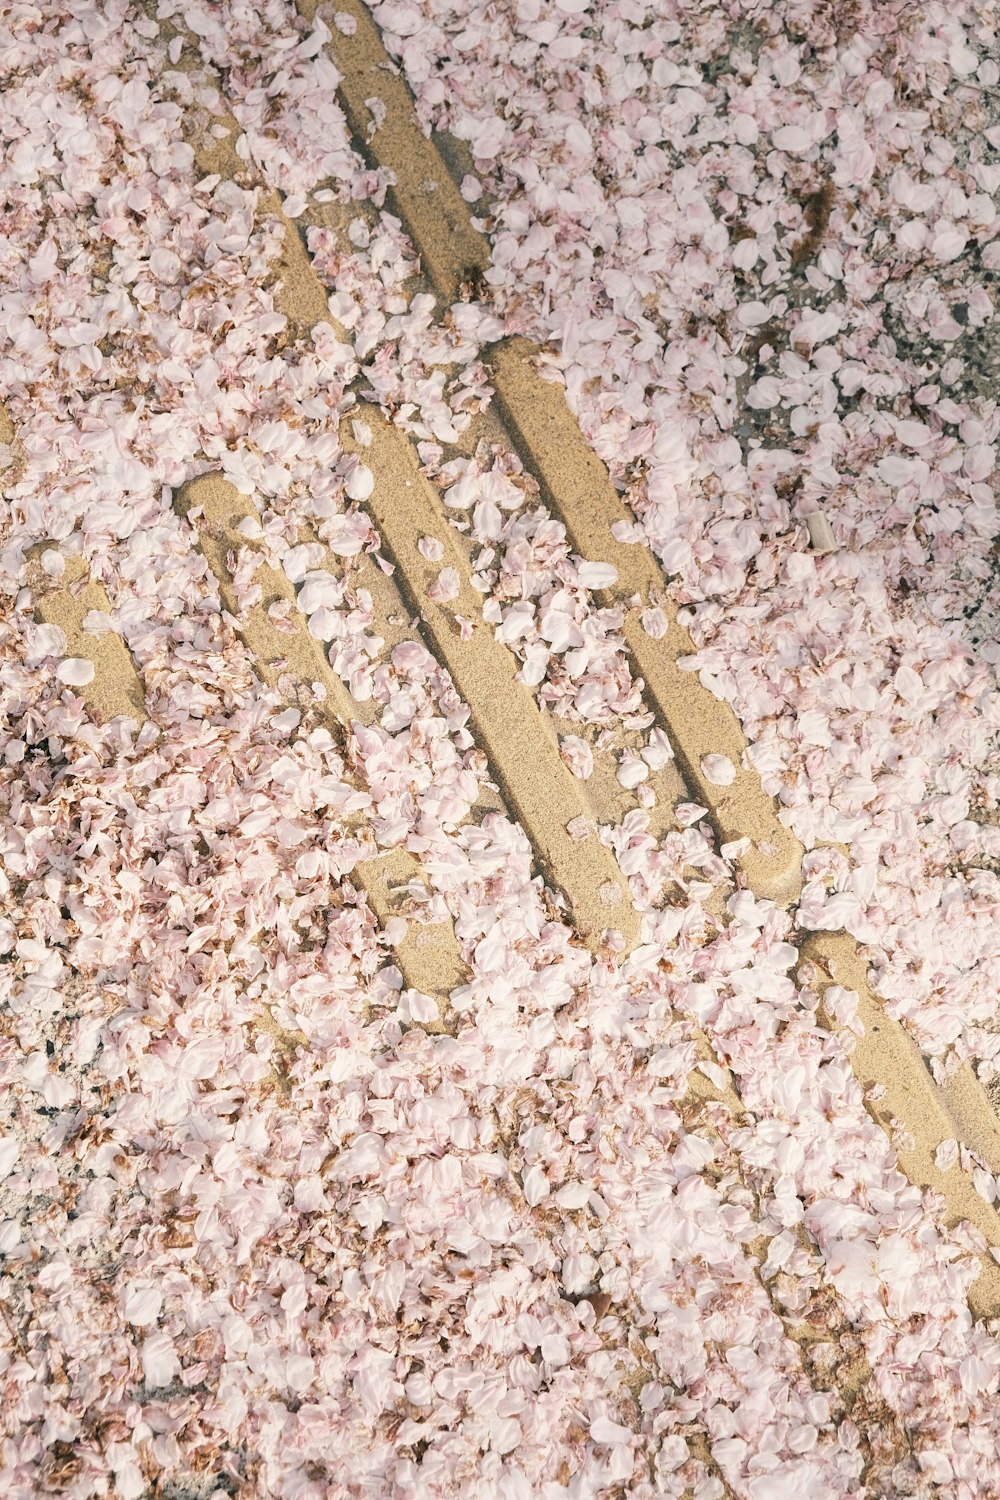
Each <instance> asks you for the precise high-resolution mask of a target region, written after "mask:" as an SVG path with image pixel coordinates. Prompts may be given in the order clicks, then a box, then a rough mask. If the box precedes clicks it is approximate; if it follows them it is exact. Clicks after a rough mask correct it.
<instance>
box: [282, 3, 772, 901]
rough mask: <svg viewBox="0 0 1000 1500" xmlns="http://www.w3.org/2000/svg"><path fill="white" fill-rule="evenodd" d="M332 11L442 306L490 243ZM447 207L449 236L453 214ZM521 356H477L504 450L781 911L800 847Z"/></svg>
mask: <svg viewBox="0 0 1000 1500" xmlns="http://www.w3.org/2000/svg"><path fill="white" fill-rule="evenodd" d="M298 9H299V12H300V14H301V15H303V16H304V17H305V18H306V19H308V20H310V21H311V20H313V18H314V17H315V15H316V12H317V10H318V9H319V3H318V0H298ZM339 9H340V10H341V11H343V12H346V13H347V14H348V15H349V16H350V17H351V18H352V20H353V21H354V23H355V30H354V31H353V33H352V34H351V35H349V36H348V35H345V34H344V33H343V32H341V31H340V30H339V29H337V28H336V27H335V28H334V29H333V32H332V35H331V38H330V40H329V41H328V42H327V44H326V49H327V52H328V53H329V54H330V55H332V58H333V61H334V63H335V65H336V67H337V70H338V72H339V73H340V74H341V75H342V82H341V85H340V88H339V90H338V94H339V97H340V100H341V104H342V106H343V109H344V112H345V115H346V116H347V121H348V124H349V126H350V127H351V130H352V131H353V133H354V135H355V137H356V139H357V141H358V142H359V144H360V146H361V148H362V150H363V151H364V152H365V153H366V154H367V156H368V158H369V160H371V162H372V163H373V164H374V165H375V166H382V167H386V168H388V169H389V170H390V171H391V172H392V173H393V174H394V176H395V178H396V184H397V186H396V194H397V197H396V200H395V206H396V207H397V208H398V210H399V213H400V217H401V218H402V219H403V222H404V224H405V226H406V228H407V230H408V231H409V233H410V235H411V237H412V239H413V241H414V243H415V245H416V246H417V249H418V251H419V253H420V258H421V264H422V267H423V269H424V272H425V274H426V276H427V279H428V280H429V282H430V283H431V285H432V287H433V288H434V290H435V291H436V292H437V293H438V295H439V296H440V297H441V299H442V300H443V302H444V304H445V306H446V307H447V306H448V305H450V303H452V302H453V301H455V299H456V297H457V296H458V294H459V292H460V291H461V288H462V286H463V283H464V282H465V281H466V280H467V279H468V268H469V266H470V264H474V265H476V266H478V267H480V268H485V267H486V266H488V265H489V260H490V250H489V245H488V243H487V241H486V239H485V237H484V236H483V235H481V234H480V233H479V231H478V230H476V229H475V228H474V227H473V225H472V222H471V219H470V216H469V211H468V207H467V206H466V204H465V203H464V201H463V199H462V197H461V194H460V193H459V192H458V189H457V188H456V187H455V185H454V183H453V182H452V181H451V178H450V175H449V172H448V168H447V166H446V164H445V162H444V161H443V160H442V158H441V156H440V154H439V153H438V151H437V149H436V148H435V146H434V145H433V143H432V142H431V141H429V140H428V139H427V137H426V136H425V135H424V133H423V131H422V129H421V127H420V124H419V122H418V120H417V117H416V112H415V109H414V106H413V100H412V98H411V96H410V93H409V90H408V89H407V87H406V84H405V83H404V81H403V80H402V78H401V77H400V76H399V70H398V68H397V65H396V64H395V63H394V62H393V61H392V60H391V59H390V58H389V56H388V54H387V53H386V51H385V49H384V47H383V46H382V41H381V37H380V35H379V32H378V28H377V27H376V26H375V25H374V23H373V21H372V19H371V17H370V16H369V14H368V12H367V11H366V10H365V8H364V6H362V5H361V4H360V3H359V0H344V5H343V6H340V7H339ZM372 99H380V100H381V101H382V104H383V105H384V106H385V108H384V110H379V111H378V112H377V116H376V115H375V114H373V113H372V110H371V109H370V107H369V101H370V100H372ZM429 181H433V182H434V183H435V184H436V187H435V190H434V191H433V192H429V191H423V189H422V184H424V183H426V182H429ZM408 184H409V185H408ZM414 184H416V186H414ZM459 210H460V211H461V228H460V230H457V229H456V228H455V227H454V219H455V216H456V214H458V213H459ZM473 245H475V246H476V247H477V248H476V250H475V256H474V255H473V251H472V249H471V247H472V246H473ZM530 352H531V347H530V345H528V343H527V341H526V340H523V339H519V340H512V341H509V342H507V343H505V344H501V345H499V346H495V347H494V348H493V349H492V350H491V351H490V352H489V353H488V355H487V363H488V364H489V366H490V367H491V369H492V371H493V375H494V384H495V388H496V392H497V396H498V397H499V399H500V402H501V404H502V406H503V408H504V414H505V416H506V417H507V425H508V427H509V436H510V437H511V439H512V445H513V446H514V447H515V448H516V449H519V450H520V452H521V453H522V454H523V455H524V456H525V457H526V458H527V459H528V461H529V463H530V465H531V467H532V469H533V471H534V472H535V473H536V475H537V476H538V477H539V479H540V480H541V481H542V484H543V487H544V497H545V499H546V500H547V501H548V502H549V504H550V505H551V507H552V509H553V511H554V512H555V514H556V515H557V516H558V518H559V519H560V520H561V521H562V522H563V524H564V525H565V527H566V530H567V533H568V535H569V536H570V538H571V540H572V542H573V546H574V547H575V548H576V550H577V551H578V552H579V553H580V554H581V555H582V556H583V557H585V558H587V559H588V560H590V561H601V562H611V563H613V564H614V565H615V566H616V567H617V568H618V572H619V580H620V582H619V584H618V585H617V586H616V587H615V588H614V589H613V590H610V591H608V592H607V594H606V595H605V601H606V602H618V603H621V602H623V601H624V600H626V599H628V598H630V597H632V596H633V595H638V597H639V606H638V607H637V608H636V609H633V610H629V611H628V614H627V617H626V622H625V638H626V641H627V643H628V646H629V648H630V651H631V653H632V657H633V660H634V661H635V662H636V665H637V666H638V668H639V671H640V673H641V675H642V676H643V677H644V678H645V680H646V685H647V688H648V690H649V693H650V695H651V697H652V698H653V699H654V700H655V703H656V706H657V708H658V709H659V711H660V712H661V713H662V715H663V721H664V724H665V725H666V727H667V730H668V733H669V735H670V740H671V743H672V745H673V747H674V751H675V753H676V755H677V758H678V761H679V762H680V764H681V766H682V768H683V769H684V770H685V771H686V772H687V773H688V775H689V778H690V784H691V789H692V791H693V792H694V793H695V795H696V796H697V797H698V798H699V799H700V800H701V801H702V802H703V804H704V806H705V807H706V808H707V809H708V812H709V815H710V817H711V819H712V821H713V823H714V825H715V827H716V831H717V833H718V834H719V837H720V840H721V842H722V843H732V844H738V843H739V841H740V840H741V839H743V838H746V839H748V840H749V847H748V848H747V849H746V851H745V852H743V853H738V852H737V853H735V863H736V865H737V868H738V869H740V870H742V872H743V874H744V876H745V878H746V881H747V884H748V885H749V886H750V888H751V889H752V890H753V891H754V892H755V893H756V894H757V895H759V896H766V897H767V898H768V899H770V900H773V901H775V902H777V903H779V904H781V905H784V906H787V905H789V904H791V903H792V902H793V901H795V900H796V899H797V897H798V895H799V892H800V891H801V888H802V877H801V863H802V846H801V844H800V843H799V841H798V840H797V839H796V838H795V836H794V834H792V833H791V831H790V830H789V829H788V828H786V827H785V825H784V824H783V823H782V822H781V821H780V819H779V818H778V816H777V813H776V811H775V806H774V802H773V800H772V799H771V798H770V797H768V796H767V794H766V793H765V792H764V789H763V787H762V786H761V784H760V778H759V776H758V775H757V773H756V772H755V771H754V770H752V769H750V768H748V767H746V766H745V765H744V764H743V754H744V752H745V750H746V748H747V743H746V739H745V737H744V735H743V731H742V729H741V728H740V725H739V722H738V720H737V719H736V716H735V714H734V713H733V711H732V709H731V708H730V707H729V705H728V704H727V703H724V702H722V701H721V700H720V699H718V698H716V697H714V695H713V694H712V693H710V692H709V691H708V690H707V689H706V688H704V687H703V686H702V684H701V682H700V681H699V680H698V677H697V674H695V673H688V672H683V671H681V670H680V669H679V668H678V667H677V660H678V658H679V657H681V656H686V655H691V654H693V652H694V650H695V647H694V643H693V642H692V641H691V638H690V636H689V635H688V634H687V632H686V631H685V630H684V629H683V628H682V627H681V626H680V625H679V624H678V623H677V619H676V613H677V612H676V607H675V606H674V605H673V604H672V603H671V602H670V600H669V598H668V595H667V580H666V578H665V577H664V574H663V572H662V570H661V569H660V567H659V564H658V563H657V561H656V559H655V558H654V557H653V555H652V553H651V552H650V551H648V549H647V548H645V547H643V546H642V545H641V544H640V545H636V546H628V545H626V544H624V543H620V542H617V541H616V540H615V538H614V536H613V535H612V533H611V526H612V525H613V524H614V523H615V522H623V523H624V524H625V525H630V524H631V525H634V517H632V516H631V515H630V513H629V511H628V510H627V508H626V506H625V503H624V501H623V500H622V499H621V497H620V496H619V495H618V492H617V491H616V490H615V488H614V485H613V484H612V483H611V480H610V478H609V476H608V473H607V470H606V469H605V468H604V465H603V464H602V463H601V461H600V459H599V458H597V456H596V455H595V454H594V453H593V452H592V451H591V450H590V449H589V448H588V446H587V444H586V443H585V442H584V440H583V437H582V435H581V433H580V430H579V426H578V424H577V423H576V420H575V418H574V417H573V416H572V414H571V413H570V412H569V410H568V408H567V407H566V405H565V400H564V398H562V399H561V397H560V392H559V388H558V386H550V385H549V384H548V383H547V382H545V381H543V380H542V379H541V378H539V377H538V376H537V375H535V373H534V371H533V369H532V366H531V363H530V360H529V358H528V355H529V354H530ZM651 600H652V601H655V602H657V603H659V604H660V605H661V607H662V608H663V610H664V613H665V614H666V616H667V618H668V620H669V634H668V636H667V638H666V639H665V640H663V641H659V642H658V641H654V640H653V639H652V638H651V637H650V636H648V635H647V633H646V632H645V630H644V629H643V628H642V625H641V623H640V614H641V609H642V606H643V605H645V604H646V603H648V602H650V601H651ZM707 754H722V755H728V756H729V758H730V759H731V760H732V761H733V764H734V766H735V768H736V781H735V782H734V783H733V784H732V785H731V786H728V787H720V786H718V785H716V784H715V783H713V782H711V781H710V780H709V779H708V778H707V777H706V776H705V775H704V773H703V772H702V769H701V761H702V758H703V757H704V756H705V755H707Z"/></svg>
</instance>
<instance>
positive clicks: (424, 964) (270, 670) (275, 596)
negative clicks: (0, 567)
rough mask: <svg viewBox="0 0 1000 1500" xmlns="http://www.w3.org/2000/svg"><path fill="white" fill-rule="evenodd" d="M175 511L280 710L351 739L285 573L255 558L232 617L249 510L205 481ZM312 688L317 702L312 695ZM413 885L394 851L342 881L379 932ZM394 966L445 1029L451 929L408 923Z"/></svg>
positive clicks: (408, 863) (345, 694) (347, 698)
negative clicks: (254, 592) (251, 591)
mask: <svg viewBox="0 0 1000 1500" xmlns="http://www.w3.org/2000/svg"><path fill="white" fill-rule="evenodd" d="M174 505H175V508H176V509H177V511H178V512H179V513H180V514H181V515H183V516H185V517H186V518H187V520H188V521H189V522H190V524H191V525H192V527H193V529H194V531H195V534H196V536H197V538H198V547H199V550H200V551H201V553H202V556H203V557H204V558H205V560H206V562H207V563H208V565H209V567H210V568H211V570H212V573H213V574H214V576H215V579H216V582H217V584H218V588H219V597H220V599H221V601H222V604H223V606H224V607H225V609H226V610H227V612H228V613H229V614H230V616H231V617H232V618H233V620H234V621H235V622H236V625H237V629H238V632H239V635H240V637H241V639H242V640H243V642H244V644H245V645H246V647H247V649H248V651H249V652H250V653H251V656H252V657H253V661H254V665H255V668H256V671H257V674H258V676H259V677H260V678H261V680H262V681H263V682H264V683H265V685H266V686H267V687H270V688H273V689H274V691H275V692H276V693H278V694H279V695H280V696H281V698H282V700H283V701H284V702H286V703H290V704H292V705H293V706H297V707H301V708H308V707H311V708H312V709H313V711H314V712H315V714H316V717H317V718H318V719H319V720H320V722H321V723H325V724H326V725H327V727H329V728H330V729H331V730H333V731H334V732H335V733H336V734H337V736H338V738H339V739H341V740H342V739H343V738H344V736H345V734H350V732H351V730H352V727H353V725H354V724H355V723H357V722H362V723H370V722H371V720H372V717H373V714H372V710H371V706H370V705H365V704H361V703H359V702H358V701H357V700H356V699H355V698H353V697H352V696H351V693H350V691H349V689H348V688H347V687H346V685H345V684H344V683H343V682H342V681H341V679H340V677H339V676H338V675H337V673H336V672H335V671H334V670H333V668H332V667H331V666H330V663H329V661H328V660H327V657H326V652H325V651H324V649H323V646H322V644H321V642H319V641H318V640H316V639H315V637H313V636H312V635H310V633H309V628H308V625H307V622H306V618H305V616H304V614H303V613H302V611H301V610H300V609H299V607H298V604H297V602H296V600H297V594H296V589H295V585H294V584H293V583H292V581H291V580H290V579H289V578H288V577H287V575H286V574H285V573H284V572H280V571H279V570H278V569H276V568H272V567H271V566H270V564H269V563H267V562H266V561H265V560H264V559H263V557H262V558H261V561H260V563H259V564H258V566H257V568H256V570H255V572H254V576H253V582H254V584H255V585H256V586H257V587H258V588H259V589H260V590H261V597H260V598H259V599H258V601H257V602H256V603H255V604H252V605H250V606H249V607H248V608H244V609H241V608H240V603H239V600H238V599H237V597H236V593H235V589H234V587H233V576H232V572H231V571H230V567H229V558H230V556H231V555H232V554H236V555H238V554H239V551H240V549H241V548H250V549H251V550H254V551H257V550H259V548H257V546H256V545H255V543H254V541H253V540H252V539H250V538H248V537H247V536H246V535H244V534H243V533H242V532H241V531H240V530H239V526H240V524H241V522H244V521H247V520H250V521H256V522H257V523H258V524H259V522H260V516H259V513H258V511H257V508H256V506H255V505H254V503H253V501H252V500H251V499H250V498H249V497H248V496H246V495H242V494H240V492H239V490H237V488H236V486H235V485H233V484H231V483H230V482H229V480H228V479H226V478H225V477H224V475H222V474H220V473H218V472H212V473H208V474H201V475H199V476H198V478H197V479H192V480H189V481H188V483H187V484H185V485H182V486H181V488H180V490H179V491H178V492H177V494H176V496H175V498H174ZM279 602H284V604H285V606H286V614H285V623H286V625H287V626H288V629H286V630H279V629H278V627H277V625H276V624H275V623H274V621H273V620H272V619H271V617H270V615H269V614H268V610H269V609H270V607H271V606H272V605H274V604H277V603H279ZM314 685H318V686H319V687H320V689H321V692H322V693H323V694H324V695H325V696H323V697H320V696H318V695H317V694H316V693H315V691H314ZM419 878H420V867H419V864H418V862H417V860H416V859H414V857H413V856H412V855H411V854H409V853H407V851H406V850H403V849H394V850H390V851H388V852H385V853H380V854H377V855H375V856H373V857H372V858H370V859H364V860H361V861H359V863H358V864H357V865H356V866H355V868H354V870H353V871H352V874H351V879H352V880H354V881H356V882H357V884H358V885H360V886H361V888H362V890H363V891H364V893H365V896H366V898H367V900H368V904H369V906H370V907H371V909H372V911H373V912H374V914H375V916H376V918H377V920H378V922H379V924H380V925H381V926H383V927H384V926H385V924H386V923H387V922H388V921H389V919H390V918H391V917H393V916H395V915H396V914H397V913H398V911H399V905H398V901H397V900H396V897H395V894H394V890H395V888H398V887H400V886H404V885H406V884H408V883H409V882H410V881H412V880H415V879H419ZM395 959H396V962H397V964H398V965H399V968H400V971H401V973H402V975H403V981H404V983H405V985H406V987H407V988H408V989H415V990H419V991H420V992H421V993H422V994H426V995H429V996H431V997H432V998H433V999H434V1000H436V1001H437V1004H438V1011H439V1020H438V1021H436V1022H435V1021H431V1022H429V1023H425V1026H424V1029H425V1030H443V1029H445V1023H446V1020H447V1012H448V1008H449V1007H448V997H449V996H450V994H451V991H452V990H453V989H455V988H456V986H457V985H459V984H461V983H463V981H464V978H465V974H466V969H465V965H464V963H463V962H462V958H461V954H460V953H459V949H458V943H457V940H456V938H455V933H454V929H453V927H452V925H451V923H450V922H440V923H438V922H435V923H429V924H426V926H424V927H419V926H415V925H414V924H411V925H410V928H409V930H408V932H407V935H406V937H405V938H403V940H402V942H400V944H399V945H398V946H397V948H396V949H395Z"/></svg>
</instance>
